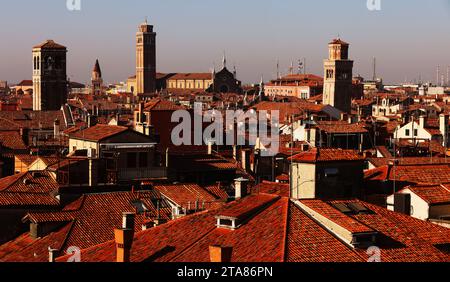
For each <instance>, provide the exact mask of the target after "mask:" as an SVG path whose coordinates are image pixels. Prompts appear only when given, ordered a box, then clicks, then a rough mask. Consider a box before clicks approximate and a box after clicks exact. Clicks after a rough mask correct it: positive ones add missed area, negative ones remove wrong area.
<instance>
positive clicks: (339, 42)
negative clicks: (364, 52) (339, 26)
mask: <svg viewBox="0 0 450 282" xmlns="http://www.w3.org/2000/svg"><path fill="white" fill-rule="evenodd" d="M329 44H341V45H349V44H348V43H347V42H345V41H342V40H341V39H340V38H336V39H333V41H331V42H330V43H329Z"/></svg>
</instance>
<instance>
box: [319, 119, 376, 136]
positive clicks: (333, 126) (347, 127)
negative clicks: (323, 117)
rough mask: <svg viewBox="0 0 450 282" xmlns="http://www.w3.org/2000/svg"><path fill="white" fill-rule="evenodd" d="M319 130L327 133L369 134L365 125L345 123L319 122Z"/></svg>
mask: <svg viewBox="0 0 450 282" xmlns="http://www.w3.org/2000/svg"><path fill="white" fill-rule="evenodd" d="M316 127H317V128H319V129H320V130H322V131H325V132H327V133H342V134H346V133H350V134H351V133H367V132H368V131H367V130H366V129H365V128H364V125H363V124H357V123H352V124H350V123H348V122H345V121H318V122H317V125H316Z"/></svg>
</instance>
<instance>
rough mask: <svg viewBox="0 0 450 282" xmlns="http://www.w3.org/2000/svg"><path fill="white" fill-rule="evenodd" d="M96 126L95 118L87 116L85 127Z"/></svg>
mask: <svg viewBox="0 0 450 282" xmlns="http://www.w3.org/2000/svg"><path fill="white" fill-rule="evenodd" d="M96 124H97V118H96V117H95V116H93V115H89V114H88V116H87V127H93V126H95V125H96Z"/></svg>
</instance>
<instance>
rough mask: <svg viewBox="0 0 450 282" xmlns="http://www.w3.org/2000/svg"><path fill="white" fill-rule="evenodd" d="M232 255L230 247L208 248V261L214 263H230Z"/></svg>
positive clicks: (214, 246)
mask: <svg viewBox="0 0 450 282" xmlns="http://www.w3.org/2000/svg"><path fill="white" fill-rule="evenodd" d="M232 253H233V248H232V247H224V246H219V245H213V246H209V259H210V261H211V262H214V263H221V262H231V256H232Z"/></svg>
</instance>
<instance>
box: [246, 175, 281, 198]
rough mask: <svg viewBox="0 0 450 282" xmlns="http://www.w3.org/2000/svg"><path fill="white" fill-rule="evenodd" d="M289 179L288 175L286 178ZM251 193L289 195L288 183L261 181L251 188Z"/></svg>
mask: <svg viewBox="0 0 450 282" xmlns="http://www.w3.org/2000/svg"><path fill="white" fill-rule="evenodd" d="M287 180H289V177H288V179H287ZM252 191H253V193H263V194H271V195H278V196H281V197H289V184H282V183H276V182H269V181H263V182H262V183H260V184H258V185H256V186H255V187H253V188H252Z"/></svg>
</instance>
